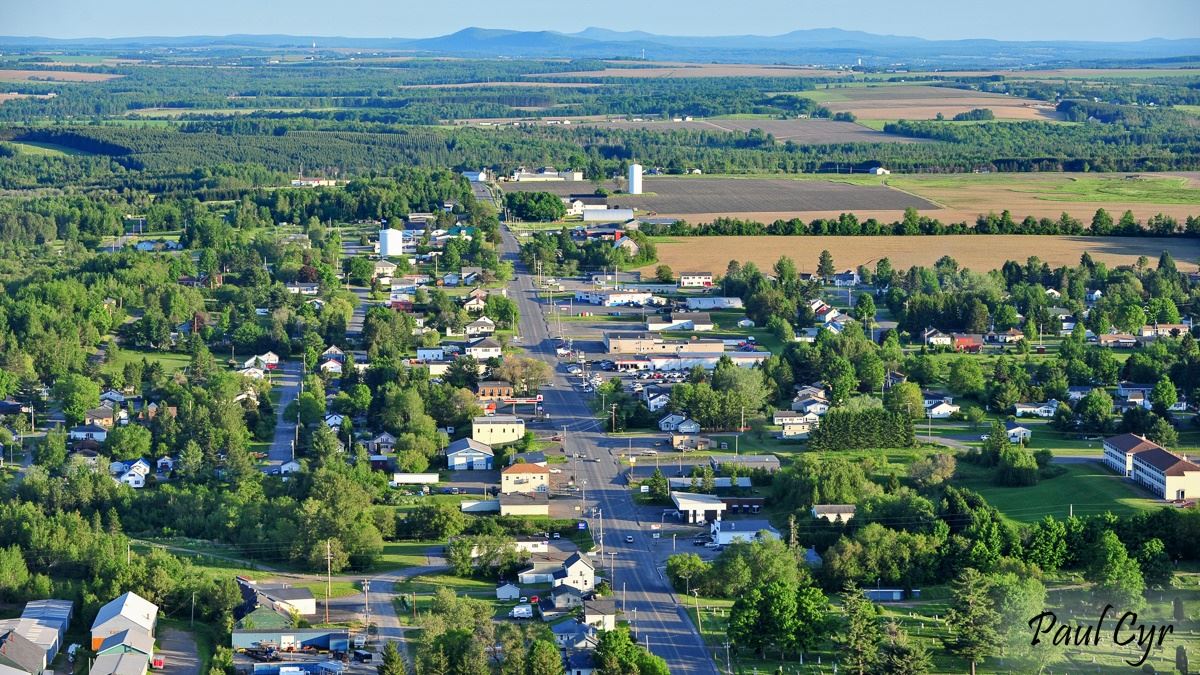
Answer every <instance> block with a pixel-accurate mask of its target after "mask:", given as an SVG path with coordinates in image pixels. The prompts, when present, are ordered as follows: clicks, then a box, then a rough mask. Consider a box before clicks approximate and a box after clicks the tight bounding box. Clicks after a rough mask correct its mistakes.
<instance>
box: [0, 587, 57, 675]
mask: <svg viewBox="0 0 1200 675" xmlns="http://www.w3.org/2000/svg"><path fill="white" fill-rule="evenodd" d="M72 613H73V604H72V603H71V601H69V600H34V601H31V602H29V603H26V605H25V609H24V610H23V611H22V612H21V616H20V617H18V618H14V619H0V673H3V674H4V675H9V674H10V673H11V674H12V675H27V674H29V673H32V674H33V675H39V674H40V673H42V672H43V671H46V668H48V667H49V666H50V663H51V662H53V661H54V658H55V657H56V656H57V655H58V652H59V649H60V648H61V647H62V643H63V639H64V638H65V636H66V632H67V627H68V626H69V624H70V622H71V616H72ZM46 672H49V671H46Z"/></svg>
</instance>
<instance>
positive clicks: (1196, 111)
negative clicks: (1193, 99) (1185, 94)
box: [1175, 105, 1200, 117]
mask: <svg viewBox="0 0 1200 675" xmlns="http://www.w3.org/2000/svg"><path fill="white" fill-rule="evenodd" d="M1175 108H1176V109H1177V110H1182V111H1183V112H1185V113H1189V114H1192V115H1196V116H1197V117H1200V105H1177V106H1175Z"/></svg>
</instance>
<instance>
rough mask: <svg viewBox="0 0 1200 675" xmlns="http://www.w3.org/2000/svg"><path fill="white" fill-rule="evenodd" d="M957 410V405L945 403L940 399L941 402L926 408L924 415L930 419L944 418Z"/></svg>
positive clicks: (947, 417)
mask: <svg viewBox="0 0 1200 675" xmlns="http://www.w3.org/2000/svg"><path fill="white" fill-rule="evenodd" d="M958 410H959V407H958V406H956V405H954V404H953V403H946V402H945V401H942V402H941V403H937V404H934V405H931V406H929V407H928V408H926V409H925V415H926V416H927V417H929V418H930V419H935V420H944V419H949V418H950V416H952V415H954V414H955V413H957V412H958Z"/></svg>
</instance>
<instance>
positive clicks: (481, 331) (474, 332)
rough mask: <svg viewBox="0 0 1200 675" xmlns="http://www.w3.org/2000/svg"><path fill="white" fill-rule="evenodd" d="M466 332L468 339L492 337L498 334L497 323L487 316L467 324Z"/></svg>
mask: <svg viewBox="0 0 1200 675" xmlns="http://www.w3.org/2000/svg"><path fill="white" fill-rule="evenodd" d="M465 330H466V333H467V337H468V338H474V337H481V336H486V335H491V334H492V333H495V332H496V322H495V321H492V320H491V319H489V318H487V317H486V316H481V317H479V318H478V319H475V320H474V321H472V322H471V323H469V324H467V326H466V329H465Z"/></svg>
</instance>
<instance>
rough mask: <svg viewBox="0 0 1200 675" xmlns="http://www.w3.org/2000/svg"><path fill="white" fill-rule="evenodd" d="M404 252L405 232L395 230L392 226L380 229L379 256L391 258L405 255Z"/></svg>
mask: <svg viewBox="0 0 1200 675" xmlns="http://www.w3.org/2000/svg"><path fill="white" fill-rule="evenodd" d="M403 253H404V233H403V232H401V231H400V230H393V229H391V228H390V227H389V228H385V229H382V230H380V231H379V256H380V257H381V258H390V257H392V256H398V255H403Z"/></svg>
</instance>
